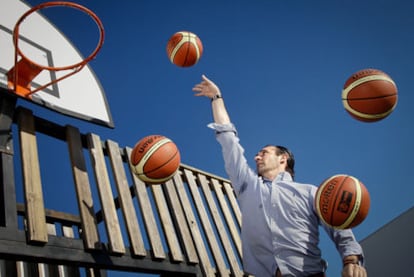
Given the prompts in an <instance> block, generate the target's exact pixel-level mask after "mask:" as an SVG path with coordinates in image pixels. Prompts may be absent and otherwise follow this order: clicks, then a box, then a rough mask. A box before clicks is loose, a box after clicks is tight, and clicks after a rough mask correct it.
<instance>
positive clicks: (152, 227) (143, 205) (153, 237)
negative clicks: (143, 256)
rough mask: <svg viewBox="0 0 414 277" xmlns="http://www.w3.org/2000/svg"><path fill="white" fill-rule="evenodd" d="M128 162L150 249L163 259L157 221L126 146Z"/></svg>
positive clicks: (130, 150) (129, 149)
mask: <svg viewBox="0 0 414 277" xmlns="http://www.w3.org/2000/svg"><path fill="white" fill-rule="evenodd" d="M125 150H126V153H127V157H128V164H129V165H130V172H131V177H132V181H133V182H134V189H135V195H136V196H137V198H138V203H139V205H140V209H141V212H142V217H143V220H144V224H145V229H146V231H147V234H148V238H149V242H150V245H151V251H152V254H153V256H154V258H156V259H165V257H166V255H165V252H164V248H163V247H162V243H161V236H160V234H159V233H158V229H157V223H156V221H155V217H154V214H153V210H152V207H151V203H150V200H149V197H148V193H147V189H146V186H145V183H144V182H142V181H141V180H140V179H139V178H138V177H137V176H136V175H135V174H134V173H133V170H132V168H131V163H130V157H131V152H132V149H131V148H130V147H127V148H126V149H125Z"/></svg>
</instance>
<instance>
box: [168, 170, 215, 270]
mask: <svg viewBox="0 0 414 277" xmlns="http://www.w3.org/2000/svg"><path fill="white" fill-rule="evenodd" d="M174 183H175V187H176V190H177V194H178V196H179V198H180V201H181V203H182V205H183V207H185V213H184V215H185V217H186V219H187V223H188V226H189V228H190V231H191V235H192V237H193V240H194V244H195V247H196V250H197V253H198V256H199V259H200V263H201V270H202V272H203V274H204V276H214V275H215V270H214V268H213V266H212V264H211V261H210V258H209V257H208V253H207V249H206V245H205V244H204V241H203V237H202V235H201V230H200V228H199V227H198V223H197V218H196V216H195V214H194V212H193V209H192V208H191V207H192V204H191V202H190V199H189V197H188V196H187V193H186V191H185V188H184V184H183V182H182V178H181V177H180V176H179V175H178V174H176V175H175V176H174Z"/></svg>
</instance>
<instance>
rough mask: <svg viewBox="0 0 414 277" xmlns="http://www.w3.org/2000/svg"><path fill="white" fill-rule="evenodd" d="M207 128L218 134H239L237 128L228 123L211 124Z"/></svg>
mask: <svg viewBox="0 0 414 277" xmlns="http://www.w3.org/2000/svg"><path fill="white" fill-rule="evenodd" d="M207 127H209V128H211V129H213V130H215V131H216V134H220V133H224V132H233V133H234V134H237V130H236V127H235V126H234V124H233V123H228V124H218V123H210V124H208V125H207Z"/></svg>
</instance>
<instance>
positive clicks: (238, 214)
mask: <svg viewBox="0 0 414 277" xmlns="http://www.w3.org/2000/svg"><path fill="white" fill-rule="evenodd" d="M223 186H224V190H225V191H226V195H227V197H228V199H229V202H230V204H231V207H232V208H233V213H234V216H235V217H236V219H237V223H238V224H239V228H241V222H242V217H241V212H240V207H239V204H238V202H237V199H236V195H235V194H234V190H233V187H232V186H231V185H230V183H227V182H223Z"/></svg>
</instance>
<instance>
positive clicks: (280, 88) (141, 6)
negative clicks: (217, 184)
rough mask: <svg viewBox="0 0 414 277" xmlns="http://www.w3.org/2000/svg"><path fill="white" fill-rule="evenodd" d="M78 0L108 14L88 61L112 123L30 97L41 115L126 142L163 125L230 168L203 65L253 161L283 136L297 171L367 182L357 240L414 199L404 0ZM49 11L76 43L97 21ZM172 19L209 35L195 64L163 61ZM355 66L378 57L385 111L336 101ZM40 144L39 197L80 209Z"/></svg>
mask: <svg viewBox="0 0 414 277" xmlns="http://www.w3.org/2000/svg"><path fill="white" fill-rule="evenodd" d="M9 1H10V0H9ZM28 3H30V4H32V5H36V4H39V3H41V1H37V0H29V1H28ZM77 3H80V4H82V5H85V6H86V7H88V8H90V9H91V10H93V11H94V12H95V13H96V14H97V15H98V16H99V17H100V18H101V20H102V21H103V24H104V26H105V31H106V38H105V43H104V45H103V48H102V50H101V52H100V53H99V54H98V56H97V58H96V59H95V60H93V61H92V62H91V63H90V65H91V66H92V68H93V70H94V71H95V73H96V75H97V77H98V78H99V80H100V82H101V84H102V86H103V88H104V90H105V92H106V96H107V99H108V102H109V105H110V109H111V113H112V116H113V119H114V123H115V128H114V129H110V128H105V127H101V126H97V125H94V124H91V123H87V122H84V121H80V120H77V119H73V118H70V117H66V116H60V115H57V114H56V113H54V112H51V111H48V110H46V109H44V108H40V107H37V106H34V109H35V113H36V114H37V115H41V116H45V117H46V118H49V119H50V120H53V121H56V122H58V123H60V124H71V125H75V126H78V127H79V128H80V129H81V132H85V133H87V132H93V133H96V134H99V135H100V136H101V138H102V139H103V140H106V139H111V140H114V141H117V142H118V143H119V144H120V146H121V147H123V146H133V145H134V144H135V143H136V142H137V141H138V140H139V139H141V138H142V137H144V136H146V135H150V134H163V135H165V136H167V137H170V138H171V139H172V140H174V142H175V143H176V144H177V145H178V147H179V148H180V152H181V157H182V162H183V163H185V164H187V165H191V166H193V167H197V168H200V169H202V170H204V171H207V172H211V173H214V174H217V175H220V176H223V177H226V173H225V171H224V168H223V162H222V157H221V150H220V147H219V145H218V144H217V142H216V141H215V138H214V134H213V132H212V131H211V130H209V129H208V128H207V127H206V125H207V124H208V123H209V122H210V121H211V119H212V117H211V110H210V102H209V100H208V99H205V98H197V97H194V96H193V94H194V93H193V92H192V91H191V88H192V87H193V85H194V84H195V83H198V82H199V81H200V80H201V74H206V75H207V76H208V77H210V78H211V79H212V80H214V81H215V82H216V83H217V84H218V85H219V86H220V88H221V90H222V93H223V96H224V98H225V101H226V104H227V107H228V111H229V113H230V116H231V118H232V120H233V122H234V123H235V124H236V126H237V127H238V131H239V135H240V138H241V143H242V145H243V146H244V148H245V149H246V156H247V158H248V159H249V160H250V161H251V165H252V166H254V163H253V157H254V154H255V153H256V151H257V150H258V149H260V148H261V147H262V146H263V145H265V144H268V143H274V144H281V145H285V146H287V147H289V148H290V149H291V150H292V151H293V152H294V154H295V156H296V172H297V175H296V179H297V181H299V182H305V183H313V184H316V185H318V184H319V183H320V182H321V181H322V180H324V179H325V178H327V177H329V176H331V175H334V174H338V173H344V174H350V175H354V176H355V177H357V178H359V179H360V180H361V181H362V182H363V183H364V184H365V185H366V186H367V188H368V190H369V192H370V195H371V209H370V212H369V215H368V217H367V218H366V220H365V221H364V222H363V223H362V224H361V225H359V226H358V227H356V228H354V232H355V235H356V236H357V238H358V239H359V240H361V239H364V238H365V237H367V236H368V235H370V234H372V233H373V232H375V231H376V230H377V229H378V228H381V227H382V226H384V225H385V224H387V223H388V222H389V221H390V220H392V219H393V218H395V217H397V216H398V215H400V214H401V213H402V212H404V211H406V210H407V209H409V208H410V207H412V206H413V195H414V186H413V181H412V180H413V179H414V170H413V169H412V155H413V153H414V146H413V141H414V140H413V136H414V134H413V131H414V127H413V124H412V121H413V116H414V112H413V103H414V97H413V89H414V86H413V78H412V76H413V72H414V68H413V62H414V54H413V49H414V41H413V27H414V17H413V14H414V6H413V4H412V3H411V1H406V0H367V1H355V0H350V1H326V0H322V1H305V0H303V1H298V0H289V1H286V0H257V1H253V0H239V1H229V0H212V1H198V0H177V1H160V0H151V1H149V0H142V1H133V0H124V1H87V0H78V1H77ZM51 11H52V10H50V11H49V10H45V11H44V14H46V15H47V16H48V17H49V19H50V20H51V21H52V22H53V23H54V24H55V25H56V26H58V27H59V28H61V30H62V31H63V32H64V33H65V34H66V35H67V36H68V37H69V38H70V39H71V40H72V42H73V43H74V45H76V47H78V48H79V50H80V51H81V52H82V53H83V55H84V56H87V55H89V53H90V51H91V49H93V48H94V47H95V44H96V40H97V39H96V38H97V31H96V28H95V29H93V28H90V29H89V28H87V26H88V25H87V24H86V23H83V21H82V20H77V19H76V18H75V17H73V15H71V16H68V15H67V14H65V10H62V11H60V10H59V11H58V12H51ZM69 14H72V13H69ZM181 30H188V31H192V32H194V33H196V34H198V35H199V37H200V38H201V40H202V42H203V45H204V53H203V56H202V58H201V60H200V61H199V63H198V64H196V65H195V66H193V67H191V68H179V67H177V66H175V65H173V64H171V63H170V61H169V59H168V58H167V55H166V49H165V48H166V43H167V41H168V39H169V37H170V36H171V35H172V34H173V33H175V32H177V31H181ZM39 31H41V30H39ZM364 68H377V69H380V70H383V71H385V72H386V73H388V74H389V75H390V76H391V77H392V78H393V79H394V81H395V82H396V83H397V86H398V89H399V102H398V105H397V107H396V110H395V111H394V112H393V113H392V114H391V115H390V116H389V117H388V118H386V119H384V120H382V121H380V122H376V123H363V122H359V121H357V120H355V119H353V118H351V117H350V116H349V115H348V114H347V113H346V112H345V110H344V109H343V106H342V102H341V91H342V87H343V84H344V83H345V81H346V79H347V78H348V77H349V76H350V75H351V74H352V73H354V72H356V71H358V70H360V69H364ZM79 89H80V90H81V89H82V84H79ZM79 101H82V99H81V98H80V99H79ZM21 104H22V105H26V106H30V104H28V103H27V102H22V103H21ZM90 104H91V106H93V103H90ZM41 147H43V150H42V152H41V159H45V160H46V159H47V158H54V159H55V164H56V163H57V165H51V166H50V168H49V169H48V170H47V171H48V172H47V173H45V176H44V178H45V180H46V181H45V182H48V183H50V184H52V185H47V186H46V191H45V193H46V194H47V195H49V196H50V195H54V197H53V198H52V199H50V197H49V199H48V200H47V201H49V202H48V203H47V207H48V208H52V209H57V210H64V211H76V209H77V206H76V200H75V198H74V197H69V196H68V195H67V192H66V191H65V190H66V188H67V187H69V185H67V184H71V183H72V179H71V178H72V177H71V175H70V172H69V171H68V172H64V173H61V172H59V170H60V169H59V168H60V165H59V163H65V161H62V159H61V158H60V156H59V153H58V152H56V151H54V147H55V146H54V144H53V143H49V144H47V145H44V146H41ZM56 161H57V162H56ZM67 168H69V166H67ZM66 174H67V175H66ZM71 189H72V190H73V188H71ZM320 247H321V249H322V251H323V256H324V257H325V258H326V259H327V260H328V261H329V265H330V266H329V270H328V275H329V276H340V270H341V268H342V264H341V260H340V258H339V255H338V254H337V252H336V250H335V248H334V246H333V244H332V243H331V242H330V241H329V240H328V239H327V238H326V236H325V235H323V236H322V241H321V244H320ZM367 262H369V257H367ZM391 266H392V265H391ZM129 275H134V274H132V273H130V274H129ZM109 276H121V273H113V274H110V275H109ZM122 276H124V275H122Z"/></svg>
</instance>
